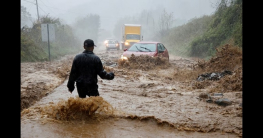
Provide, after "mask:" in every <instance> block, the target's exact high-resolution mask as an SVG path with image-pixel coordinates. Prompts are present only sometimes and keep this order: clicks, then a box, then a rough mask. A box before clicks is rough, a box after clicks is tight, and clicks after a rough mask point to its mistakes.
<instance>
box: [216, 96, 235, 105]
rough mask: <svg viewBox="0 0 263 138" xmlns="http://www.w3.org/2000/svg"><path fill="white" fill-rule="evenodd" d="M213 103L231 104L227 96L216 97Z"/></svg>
mask: <svg viewBox="0 0 263 138" xmlns="http://www.w3.org/2000/svg"><path fill="white" fill-rule="evenodd" d="M215 103H216V104H218V105H220V106H228V105H231V104H232V102H231V101H230V100H228V99H227V98H222V99H218V100H216V101H215Z"/></svg>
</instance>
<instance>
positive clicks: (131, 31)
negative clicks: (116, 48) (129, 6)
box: [121, 24, 143, 50]
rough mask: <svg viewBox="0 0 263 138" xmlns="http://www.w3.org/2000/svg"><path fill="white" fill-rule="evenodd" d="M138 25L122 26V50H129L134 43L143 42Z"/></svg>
mask: <svg viewBox="0 0 263 138" xmlns="http://www.w3.org/2000/svg"><path fill="white" fill-rule="evenodd" d="M141 28H142V27H141V25H140V24H124V26H123V28H122V43H121V44H122V49H123V50H124V49H128V48H130V47H131V46H132V45H133V44H134V43H136V42H140V41H142V40H143V36H142V35H141Z"/></svg>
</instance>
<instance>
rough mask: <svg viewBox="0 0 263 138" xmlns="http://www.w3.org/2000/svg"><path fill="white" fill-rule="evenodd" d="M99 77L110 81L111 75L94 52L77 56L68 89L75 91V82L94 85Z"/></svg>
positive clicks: (85, 52) (84, 52)
mask: <svg viewBox="0 0 263 138" xmlns="http://www.w3.org/2000/svg"><path fill="white" fill-rule="evenodd" d="M97 75H99V76H100V77H101V78H102V79H108V80H109V79H110V76H111V75H110V74H109V73H107V72H106V71H105V70H104V68H103V65H102V63H101V60H100V58H99V57H98V56H97V55H95V54H94V53H93V52H92V51H87V50H85V51H83V53H81V54H78V55H76V56H75V58H74V60H73V63H72V67H71V71H70V75H69V80H68V84H67V87H68V89H69V90H70V91H73V90H74V88H75V86H74V83H75V81H76V82H78V83H83V84H91V85H92V84H94V85H96V84H97V82H98V78H97Z"/></svg>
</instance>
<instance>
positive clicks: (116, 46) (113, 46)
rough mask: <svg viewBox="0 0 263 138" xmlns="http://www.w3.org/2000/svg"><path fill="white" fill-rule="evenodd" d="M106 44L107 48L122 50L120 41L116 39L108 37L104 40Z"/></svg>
mask: <svg viewBox="0 0 263 138" xmlns="http://www.w3.org/2000/svg"><path fill="white" fill-rule="evenodd" d="M104 44H105V46H106V50H107V51H108V50H110V49H117V50H120V43H119V42H118V41H117V40H115V39H108V40H105V41H104Z"/></svg>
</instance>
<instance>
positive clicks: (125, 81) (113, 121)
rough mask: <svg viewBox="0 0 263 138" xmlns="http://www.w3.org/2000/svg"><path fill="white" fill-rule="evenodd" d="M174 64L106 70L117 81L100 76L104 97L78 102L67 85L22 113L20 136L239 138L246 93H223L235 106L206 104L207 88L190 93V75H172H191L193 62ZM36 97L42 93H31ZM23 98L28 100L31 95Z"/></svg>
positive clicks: (105, 55) (110, 55)
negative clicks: (241, 102)
mask: <svg viewBox="0 0 263 138" xmlns="http://www.w3.org/2000/svg"><path fill="white" fill-rule="evenodd" d="M95 53H97V54H98V55H99V56H100V57H101V59H102V60H103V61H106V62H107V63H110V62H112V61H113V62H117V59H118V57H119V56H120V54H121V53H122V52H121V51H119V52H116V51H114V50H111V51H109V52H105V50H104V51H97V52H96V51H95ZM170 63H172V66H171V67H168V68H166V69H162V68H156V69H153V70H140V68H139V69H129V68H117V67H109V68H108V70H112V71H114V72H115V78H114V80H102V79H100V78H99V77H98V79H99V82H98V85H99V92H100V97H90V98H86V99H79V98H77V92H76V89H75V90H74V91H73V93H72V94H71V93H70V92H68V90H67V87H66V83H67V80H66V81H65V82H64V83H62V85H60V86H59V87H57V88H56V89H55V90H54V91H51V92H48V95H47V96H45V97H43V98H41V100H40V101H38V102H36V103H35V104H34V105H33V106H31V107H30V108H28V109H25V110H24V111H23V112H22V113H21V114H22V116H21V137H22V138H35V137H41V138H42V137H44V138H46V137H48V138H51V137H52V138H53V137H56V138H60V137H61V138H65V137H70V138H72V137H73V138H74V137H76V138H86V137H98V138H101V137H102V138H104V137H110V138H123V137H128V138H129V137H131V138H140V137H143V138H145V137H150V138H152V137H154V138H155V137H165V138H166V137H178V138H208V137H209V138H210V137H218V138H236V137H241V136H242V107H240V106H239V104H240V101H241V100H242V97H240V95H241V94H242V92H240V91H237V92H225V93H224V96H225V97H226V98H228V99H231V100H232V101H234V102H233V104H232V105H231V106H227V107H221V106H218V105H216V104H212V103H207V102H205V101H204V100H201V99H198V98H197V97H198V95H199V94H200V93H207V92H208V89H191V87H190V86H191V85H192V84H191V83H190V81H189V82H187V80H186V79H185V78H186V77H187V76H186V75H181V76H182V77H184V78H179V76H177V77H176V79H177V80H176V79H171V77H172V76H171V75H173V74H176V71H177V70H176V69H175V68H183V69H184V68H185V69H184V70H187V69H189V66H191V64H192V63H191V62H189V60H184V59H176V58H172V56H171V60H170ZM109 65H110V64H109ZM145 69H146V68H145ZM65 72H67V70H65ZM37 73H39V74H35V76H33V77H32V76H31V78H35V80H39V79H38V78H43V77H41V75H43V72H37ZM44 73H46V72H44ZM180 73H182V72H178V74H180ZM47 76H48V75H47ZM29 77H30V76H29ZM190 77H191V76H190ZM52 78H53V79H52ZM26 79H27V78H24V80H26ZM35 80H34V79H33V81H35ZM52 80H53V81H52ZM180 80H184V81H180ZM33 81H32V80H31V81H30V83H32V82H33ZM43 82H48V83H51V82H53V83H52V84H54V86H57V85H56V84H55V83H58V82H59V81H57V80H56V77H55V76H53V77H50V79H48V80H46V79H45V80H43ZM36 86H39V84H37V85H36ZM35 92H38V91H32V93H31V94H32V95H34V93H35ZM24 94H25V95H24V96H25V97H26V96H29V99H30V95H29V94H28V93H24ZM43 94H46V93H43ZM35 95H37V94H35ZM238 95H239V96H238ZM33 98H34V97H33Z"/></svg>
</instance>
